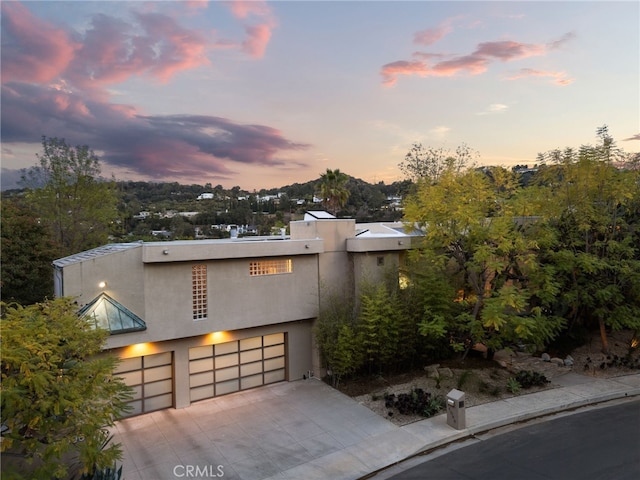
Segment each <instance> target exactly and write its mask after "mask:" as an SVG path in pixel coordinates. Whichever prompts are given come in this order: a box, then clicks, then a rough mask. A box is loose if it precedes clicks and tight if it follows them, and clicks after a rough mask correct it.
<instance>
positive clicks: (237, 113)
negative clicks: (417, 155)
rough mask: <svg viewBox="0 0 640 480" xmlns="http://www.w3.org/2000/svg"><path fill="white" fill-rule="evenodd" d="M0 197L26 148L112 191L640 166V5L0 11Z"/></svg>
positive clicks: (98, 5) (361, 4) (234, 5)
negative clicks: (419, 167) (560, 166)
mask: <svg viewBox="0 0 640 480" xmlns="http://www.w3.org/2000/svg"><path fill="white" fill-rule="evenodd" d="M1 22H2V23H1V27H2V31H1V36H2V45H1V50H0V54H1V82H2V94H1V126H0V128H1V132H0V134H1V141H2V146H1V162H2V188H3V189H6V188H15V186H16V183H15V182H16V180H17V179H18V178H19V171H20V169H24V168H28V167H30V166H32V165H35V164H36V163H37V157H36V154H37V153H41V152H42V145H41V141H42V137H43V136H46V137H57V138H64V139H65V140H66V141H67V143H68V144H71V145H88V146H89V147H90V148H91V149H93V150H94V151H95V152H96V154H97V155H98V157H99V158H100V162H101V166H102V175H103V176H105V177H115V178H116V179H117V180H142V181H156V182H165V181H166V182H179V183H183V184H193V183H195V184H200V185H205V184H206V183H210V184H212V185H214V186H215V185H219V184H220V185H222V186H223V187H225V188H231V187H233V186H236V185H237V186H240V187H241V188H243V189H246V190H250V191H251V190H259V189H262V188H276V187H280V186H284V185H289V184H293V183H303V182H306V181H309V180H314V179H316V178H318V177H319V175H320V174H321V173H323V172H325V171H326V169H328V168H330V169H336V168H338V169H340V170H341V171H342V172H344V173H347V174H349V175H351V176H354V177H356V178H361V179H363V180H366V181H368V182H374V183H377V182H381V181H384V182H385V183H391V182H393V181H396V180H401V179H402V178H403V175H402V173H401V172H400V170H399V168H398V165H399V164H400V163H401V162H402V160H403V159H404V156H405V154H406V153H407V152H408V151H409V149H410V148H411V145H412V144H414V143H422V145H424V146H425V147H434V148H444V149H450V150H452V151H453V150H455V148H456V147H457V146H459V145H461V144H466V145H467V146H469V147H470V148H471V149H472V150H475V151H477V152H478V154H479V157H478V162H479V163H480V164H484V165H503V166H507V167H509V166H513V165H515V164H529V165H533V164H534V163H535V162H536V155H537V154H538V153H539V152H546V151H549V150H552V149H555V148H565V147H579V146H580V145H584V144H594V143H596V141H597V138H596V129H597V128H598V127H600V126H603V125H607V126H608V127H609V133H610V134H611V135H612V136H613V137H614V139H615V140H616V141H617V144H618V146H619V147H621V148H623V149H624V150H625V151H628V152H637V151H639V150H640V76H639V70H640V33H639V28H638V25H639V22H640V3H638V2H636V1H622V2H610V1H601V2H584V1H570V2H558V1H538V2H520V1H507V2H486V1H467V2H462V1H448V2H432V1H274V2H265V1H262V0H253V1H251V0H250V1H210V2H206V1H197V0H195V1H157V2H142V1H133V2H119V1H87V0H85V1H22V2H20V1H7V0H3V1H2V2H1Z"/></svg>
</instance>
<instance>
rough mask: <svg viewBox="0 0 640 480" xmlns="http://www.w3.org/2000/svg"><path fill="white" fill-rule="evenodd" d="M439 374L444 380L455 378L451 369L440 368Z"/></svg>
mask: <svg viewBox="0 0 640 480" xmlns="http://www.w3.org/2000/svg"><path fill="white" fill-rule="evenodd" d="M438 374H439V375H440V376H441V377H442V378H453V372H452V371H451V369H450V368H447V367H445V368H439V369H438Z"/></svg>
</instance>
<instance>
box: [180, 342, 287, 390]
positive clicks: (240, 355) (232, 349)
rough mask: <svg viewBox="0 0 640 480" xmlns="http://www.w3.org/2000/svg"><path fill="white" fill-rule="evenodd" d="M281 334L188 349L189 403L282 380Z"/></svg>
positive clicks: (282, 350) (283, 378)
mask: <svg viewBox="0 0 640 480" xmlns="http://www.w3.org/2000/svg"><path fill="white" fill-rule="evenodd" d="M285 338H286V336H285V334H284V333H274V334H272V335H265V336H262V337H252V338H245V339H242V340H234V341H233V342H226V343H219V344H217V345H207V346H204V347H194V348H190V349H189V385H190V388H191V401H192V402H193V401H196V400H202V399H204V398H211V397H217V396H218V395H224V394H227V393H232V392H237V391H239V390H246V389H248V388H253V387H259V386H261V385H267V384H269V383H274V382H280V381H283V380H285V378H286V373H285V364H286V362H285V358H286V348H285Z"/></svg>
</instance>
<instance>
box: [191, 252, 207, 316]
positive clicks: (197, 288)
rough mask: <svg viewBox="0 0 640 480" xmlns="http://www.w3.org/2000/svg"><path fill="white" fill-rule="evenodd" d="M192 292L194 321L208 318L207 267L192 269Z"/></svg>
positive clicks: (194, 267) (201, 266)
mask: <svg viewBox="0 0 640 480" xmlns="http://www.w3.org/2000/svg"><path fill="white" fill-rule="evenodd" d="M191 285H192V286H191V290H192V295H193V319H194V320H201V319H203V318H207V266H206V265H203V264H199V265H194V266H193V267H191Z"/></svg>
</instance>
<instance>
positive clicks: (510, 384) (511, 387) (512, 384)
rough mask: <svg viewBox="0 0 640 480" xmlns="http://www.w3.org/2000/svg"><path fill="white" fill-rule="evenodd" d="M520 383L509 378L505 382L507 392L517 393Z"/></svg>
mask: <svg viewBox="0 0 640 480" xmlns="http://www.w3.org/2000/svg"><path fill="white" fill-rule="evenodd" d="M521 388H522V387H521V385H520V382H518V380H516V379H515V378H514V377H509V379H508V380H507V390H508V391H509V392H511V393H518V392H519V391H520V389H521Z"/></svg>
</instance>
